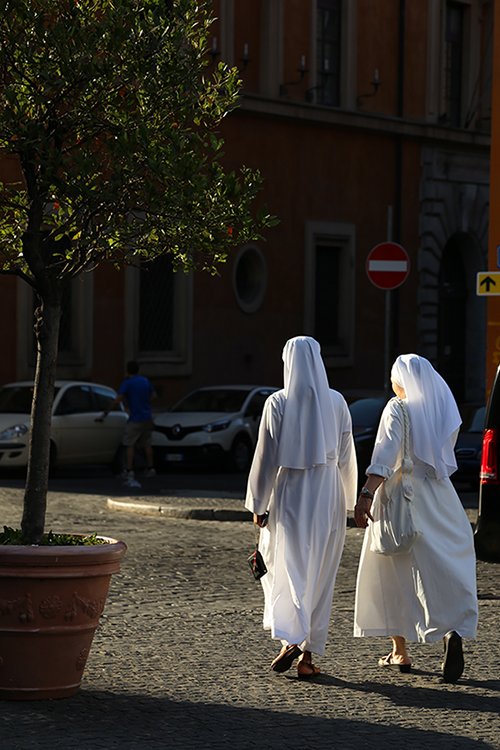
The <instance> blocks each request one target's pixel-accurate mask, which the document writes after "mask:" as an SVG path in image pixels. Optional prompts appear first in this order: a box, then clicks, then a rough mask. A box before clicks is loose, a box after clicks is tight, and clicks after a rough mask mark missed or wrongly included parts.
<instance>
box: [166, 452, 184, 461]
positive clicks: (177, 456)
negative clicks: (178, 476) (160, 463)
mask: <svg viewBox="0 0 500 750" xmlns="http://www.w3.org/2000/svg"><path fill="white" fill-rule="evenodd" d="M165 461H184V456H183V455H182V453H165Z"/></svg>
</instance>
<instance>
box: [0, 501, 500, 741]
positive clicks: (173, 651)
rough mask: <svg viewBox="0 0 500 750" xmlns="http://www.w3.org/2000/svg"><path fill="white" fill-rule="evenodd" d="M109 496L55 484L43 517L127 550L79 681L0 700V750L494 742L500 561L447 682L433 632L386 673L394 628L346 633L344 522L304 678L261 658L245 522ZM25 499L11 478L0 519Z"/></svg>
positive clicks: (348, 566)
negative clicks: (33, 698)
mask: <svg viewBox="0 0 500 750" xmlns="http://www.w3.org/2000/svg"><path fill="white" fill-rule="evenodd" d="M148 500H149V501H151V498H148ZM106 501H107V498H106V497H105V496H102V497H100V496H97V495H92V496H90V495H76V494H71V495H69V494H65V493H51V495H50V498H49V506H48V516H47V524H46V527H47V529H52V530H53V531H81V532H83V531H85V532H94V531H97V532H99V533H102V534H106V535H108V536H113V537H116V538H119V539H122V540H123V541H125V542H126V543H127V545H128V552H127V555H126V556H125V559H124V561H123V563H122V569H121V572H120V573H119V574H117V575H115V576H114V577H113V579H112V582H111V587H110V592H109V596H108V602H107V606H106V609H105V611H104V614H103V616H102V618H101V626H100V628H99V629H98V631H97V633H96V636H95V639H94V645H93V648H92V651H91V654H90V657H89V660H88V663H87V667H86V671H85V673H84V679H83V684H82V688H81V690H80V692H79V694H78V695H76V696H75V697H73V698H68V699H63V700H59V701H47V702H44V701H42V702H26V703H22V702H3V703H0V716H1V729H0V732H1V734H0V747H1V750H14V749H16V750H17V749H19V750H32V749H33V750H35V749H36V750H55V749H56V748H65V749H67V748H76V747H78V748H79V750H91V749H92V750H93V749H94V748H100V747H106V748H108V749H109V750H114V749H115V748H116V749H118V748H130V749H134V750H135V749H136V748H137V749H139V748H141V750H143V748H148V750H156V748H168V747H179V748H196V749H198V748H199V749H200V750H202V749H204V748H207V749H211V748H225V747H227V748H236V749H238V750H247V749H248V750H250V748H258V749H259V750H267V749H268V748H269V749H271V748H273V750H275V749H276V748H290V749H294V748H304V747H308V746H313V747H315V748H325V749H326V748H336V747H346V748H352V749H353V750H358V749H361V748H382V747H394V748H396V747H397V748H400V747H401V746H403V745H404V746H405V748H420V747H422V748H428V747H436V748H444V749H446V750H447V749H448V748H450V750H451V748H453V749H455V748H478V750H481V749H482V748H500V718H499V709H500V677H499V675H498V668H499V667H498V665H499V664H500V647H499V643H498V634H499V632H500V586H499V583H500V566H494V565H487V564H485V563H478V587H479V598H480V623H479V635H478V639H477V640H476V641H466V642H465V652H466V668H465V672H464V675H463V677H462V678H461V680H460V681H459V682H458V683H457V684H455V685H449V684H445V683H444V682H443V681H442V679H441V677H440V666H441V657H442V644H436V645H433V646H417V645H415V644H410V655H411V657H412V661H413V664H414V670H413V673H412V674H409V675H402V674H399V673H398V672H393V671H392V670H389V671H388V672H387V671H383V670H381V669H380V668H378V667H377V659H378V657H379V656H382V655H383V654H385V653H387V652H388V650H389V649H390V642H389V639H387V640H386V639H381V640H378V639H374V638H370V639H353V638H352V635H351V633H352V621H353V607H354V587H355V578H356V568H357V560H358V557H359V552H360V548H361V543H362V538H363V537H362V534H363V532H361V531H360V530H358V529H356V528H352V527H351V528H348V530H347V538H346V545H345V551H344V555H343V559H342V563H341V566H340V570H339V575H338V578H337V586H336V592H335V597H334V606H333V611H332V619H331V624H330V637H329V643H328V646H327V652H326V655H325V657H323V658H321V659H319V658H318V659H316V663H317V664H318V665H319V666H321V669H322V675H321V676H320V677H319V678H318V679H317V680H316V681H314V682H309V683H308V682H299V681H298V680H297V678H296V670H295V671H294V669H292V670H290V672H288V673H285V674H284V675H278V674H276V673H274V672H272V671H271V670H270V668H269V665H270V662H271V660H272V659H273V658H274V656H275V655H276V654H277V652H278V650H279V647H278V645H277V644H275V643H273V642H272V641H271V639H270V637H269V635H268V634H267V633H265V632H264V631H263V630H262V625H261V619H262V601H263V599H262V592H261V587H260V585H259V584H258V583H255V582H254V580H253V578H252V577H251V574H250V571H249V568H248V566H247V562H246V558H247V556H248V555H249V554H250V552H251V551H252V545H253V539H254V537H253V531H252V527H251V524H249V523H247V522H218V521H199V520H184V519H177V518H165V517H153V516H147V515H140V514H131V513H124V512H120V511H117V510H111V509H109V508H107V506H106ZM21 502H22V491H21V490H20V489H9V488H3V489H1V490H0V510H1V514H2V515H1V519H2V520H1V524H2V525H3V524H6V525H15V526H18V525H19V521H20V517H21ZM158 502H159V503H163V504H164V503H165V499H164V498H161V499H160V498H159V499H158ZM233 502H234V501H233Z"/></svg>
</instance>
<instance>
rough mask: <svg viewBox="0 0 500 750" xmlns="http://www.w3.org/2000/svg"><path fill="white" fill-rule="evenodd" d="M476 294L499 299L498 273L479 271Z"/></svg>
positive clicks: (499, 282) (499, 276)
mask: <svg viewBox="0 0 500 750" xmlns="http://www.w3.org/2000/svg"><path fill="white" fill-rule="evenodd" d="M476 293H477V294H478V295H479V296H480V297H482V296H483V295H484V296H488V297H494V296H496V297H500V271H481V273H478V275H477V288H476Z"/></svg>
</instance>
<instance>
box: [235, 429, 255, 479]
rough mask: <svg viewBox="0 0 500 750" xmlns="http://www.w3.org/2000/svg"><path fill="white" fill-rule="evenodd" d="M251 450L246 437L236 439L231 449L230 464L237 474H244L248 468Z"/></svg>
mask: <svg viewBox="0 0 500 750" xmlns="http://www.w3.org/2000/svg"><path fill="white" fill-rule="evenodd" d="M251 461H252V449H251V448H250V443H249V441H248V439H247V438H246V437H237V438H236V440H235V441H234V443H233V447H232V448H231V464H232V467H233V469H235V470H236V471H237V472H241V473H243V472H245V471H248V469H249V468H250V463H251Z"/></svg>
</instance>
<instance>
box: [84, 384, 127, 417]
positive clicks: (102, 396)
mask: <svg viewBox="0 0 500 750" xmlns="http://www.w3.org/2000/svg"><path fill="white" fill-rule="evenodd" d="M92 392H93V394H94V399H95V403H96V410H97V411H99V412H102V411H107V410H108V409H109V407H110V406H111V404H112V403H113V401H114V400H115V398H116V394H115V392H114V391H112V390H111V389H110V388H103V387H102V386H96V385H93V386H92ZM113 411H124V409H123V405H122V404H121V403H119V404H117V405H116V406H115V408H114V409H113Z"/></svg>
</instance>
